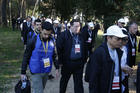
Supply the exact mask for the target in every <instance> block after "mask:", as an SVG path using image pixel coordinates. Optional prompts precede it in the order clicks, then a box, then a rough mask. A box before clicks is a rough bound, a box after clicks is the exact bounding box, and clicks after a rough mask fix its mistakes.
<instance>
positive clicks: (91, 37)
mask: <svg viewBox="0 0 140 93" xmlns="http://www.w3.org/2000/svg"><path fill="white" fill-rule="evenodd" d="M82 36H83V38H84V41H85V43H86V46H87V51H88V55H89V56H90V54H91V53H92V49H93V47H94V44H95V34H94V24H93V22H89V23H88V24H87V26H85V27H83V29H82Z"/></svg>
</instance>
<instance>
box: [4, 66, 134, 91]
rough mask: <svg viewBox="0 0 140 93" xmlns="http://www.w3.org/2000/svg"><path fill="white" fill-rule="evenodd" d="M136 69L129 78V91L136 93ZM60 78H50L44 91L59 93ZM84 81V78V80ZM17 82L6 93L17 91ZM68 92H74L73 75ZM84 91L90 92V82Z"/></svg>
mask: <svg viewBox="0 0 140 93" xmlns="http://www.w3.org/2000/svg"><path fill="white" fill-rule="evenodd" d="M135 69H136V68H135ZM52 73H53V75H55V70H54V68H53V70H52ZM135 73H136V70H135V71H134V74H133V75H132V76H131V77H130V80H129V86H130V92H129V93H136V88H135V85H134V83H133V80H134V78H135V77H136V74H135ZM59 81H60V77H59V78H55V79H53V80H48V81H47V84H46V88H45V90H44V93H59ZM83 81H84V80H83ZM16 83H17V80H13V81H12V83H11V85H12V89H11V90H9V92H4V93H15V92H14V86H15V84H16ZM66 93H74V85H73V77H72V76H71V78H70V81H69V83H68V86H67V92H66ZM84 93H89V92H88V83H86V82H84Z"/></svg>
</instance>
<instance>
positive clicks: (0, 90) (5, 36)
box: [0, 28, 23, 93]
mask: <svg viewBox="0 0 140 93" xmlns="http://www.w3.org/2000/svg"><path fill="white" fill-rule="evenodd" d="M22 55H23V44H22V42H21V40H20V31H12V30H11V29H10V28H0V93H6V91H7V90H8V89H10V88H11V86H8V85H7V84H9V83H11V81H12V80H13V79H16V78H19V75H17V74H19V73H20V65H21V61H22Z"/></svg>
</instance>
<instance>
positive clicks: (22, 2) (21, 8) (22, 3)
mask: <svg viewBox="0 0 140 93" xmlns="http://www.w3.org/2000/svg"><path fill="white" fill-rule="evenodd" d="M23 5H24V0H22V1H21V7H20V17H22V13H23V12H22V11H23Z"/></svg>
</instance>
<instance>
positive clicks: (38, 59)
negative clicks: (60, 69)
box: [21, 35, 55, 74]
mask: <svg viewBox="0 0 140 93" xmlns="http://www.w3.org/2000/svg"><path fill="white" fill-rule="evenodd" d="M44 45H46V42H45V44H44ZM54 49H55V46H54V40H53V39H52V38H50V39H49V41H48V49H47V53H45V51H44V48H43V44H42V41H41V39H40V35H37V36H36V38H34V39H31V40H29V42H28V44H27V48H26V50H25V53H24V57H23V62H22V70H21V73H22V74H26V70H27V65H28V64H29V68H30V71H31V73H48V72H50V71H51V68H52V61H53V58H54V55H55V54H54V52H55V51H54ZM44 58H49V60H50V66H49V67H44V62H43V59H44Z"/></svg>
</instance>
